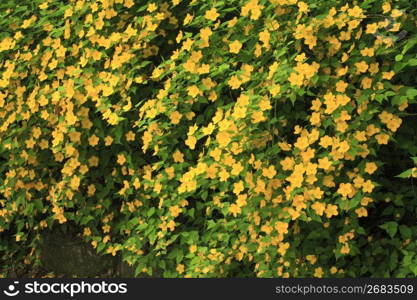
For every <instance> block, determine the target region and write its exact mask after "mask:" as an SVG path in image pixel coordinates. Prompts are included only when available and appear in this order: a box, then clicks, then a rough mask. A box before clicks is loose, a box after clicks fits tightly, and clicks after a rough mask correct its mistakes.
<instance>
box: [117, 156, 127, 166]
mask: <svg viewBox="0 0 417 300" xmlns="http://www.w3.org/2000/svg"><path fill="white" fill-rule="evenodd" d="M125 162H126V157H125V156H124V155H123V154H118V155H117V163H118V164H119V165H123V164H124V163H125Z"/></svg>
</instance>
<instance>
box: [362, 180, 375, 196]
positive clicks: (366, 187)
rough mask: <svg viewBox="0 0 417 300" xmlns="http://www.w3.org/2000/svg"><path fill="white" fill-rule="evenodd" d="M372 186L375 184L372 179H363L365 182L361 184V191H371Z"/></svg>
mask: <svg viewBox="0 0 417 300" xmlns="http://www.w3.org/2000/svg"><path fill="white" fill-rule="evenodd" d="M374 187H375V186H374V185H373V183H372V181H370V180H369V179H368V180H367V181H365V183H364V184H363V185H362V189H363V191H364V192H367V193H371V192H372V190H373V189H374Z"/></svg>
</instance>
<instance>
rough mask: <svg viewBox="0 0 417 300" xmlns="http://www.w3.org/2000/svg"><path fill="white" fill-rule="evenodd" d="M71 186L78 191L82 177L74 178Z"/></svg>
mask: <svg viewBox="0 0 417 300" xmlns="http://www.w3.org/2000/svg"><path fill="white" fill-rule="evenodd" d="M70 185H71V188H72V189H73V190H77V189H78V187H79V186H80V177H78V176H74V177H72V178H71V183H70Z"/></svg>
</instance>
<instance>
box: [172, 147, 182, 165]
mask: <svg viewBox="0 0 417 300" xmlns="http://www.w3.org/2000/svg"><path fill="white" fill-rule="evenodd" d="M172 158H173V159H174V162H176V163H182V162H184V154H182V153H181V152H180V151H179V150H176V151H175V152H174V154H173V155H172Z"/></svg>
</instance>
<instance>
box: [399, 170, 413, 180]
mask: <svg viewBox="0 0 417 300" xmlns="http://www.w3.org/2000/svg"><path fill="white" fill-rule="evenodd" d="M412 172H413V171H412V170H411V169H409V170H407V171H404V172H402V173H401V174H399V175H397V176H395V177H398V178H410V177H411V173H412Z"/></svg>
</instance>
